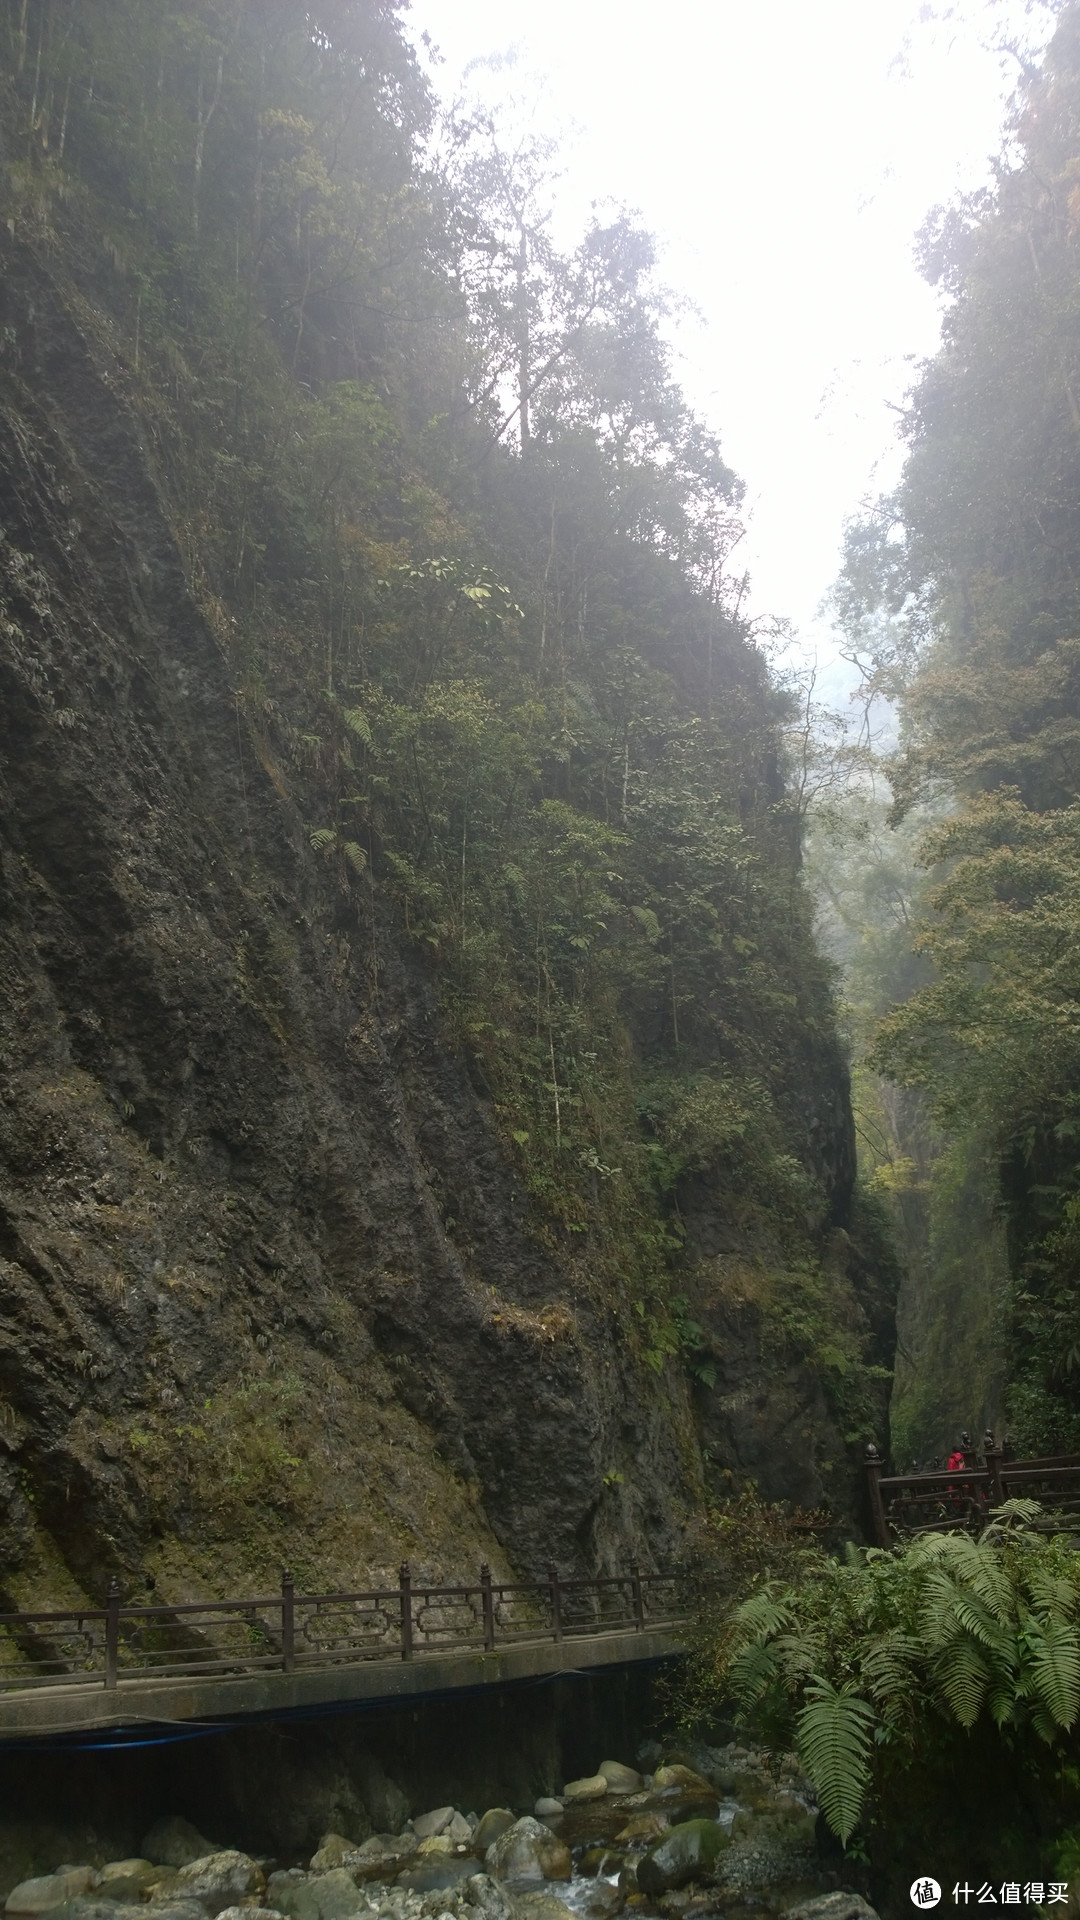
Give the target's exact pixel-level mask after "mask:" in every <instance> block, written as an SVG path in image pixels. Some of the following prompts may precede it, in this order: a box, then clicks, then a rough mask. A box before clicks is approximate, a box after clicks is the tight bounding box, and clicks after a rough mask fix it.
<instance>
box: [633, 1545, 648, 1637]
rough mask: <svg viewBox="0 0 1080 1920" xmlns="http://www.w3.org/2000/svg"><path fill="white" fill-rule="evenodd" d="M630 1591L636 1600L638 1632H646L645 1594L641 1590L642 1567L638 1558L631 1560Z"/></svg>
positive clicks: (635, 1612)
mask: <svg viewBox="0 0 1080 1920" xmlns="http://www.w3.org/2000/svg"><path fill="white" fill-rule="evenodd" d="M630 1592H631V1594H632V1595H633V1600H634V1626H635V1627H636V1629H637V1631H638V1633H644V1631H645V1595H644V1593H643V1592H642V1590H641V1568H640V1567H639V1566H638V1563H637V1561H636V1560H631V1562H630Z"/></svg>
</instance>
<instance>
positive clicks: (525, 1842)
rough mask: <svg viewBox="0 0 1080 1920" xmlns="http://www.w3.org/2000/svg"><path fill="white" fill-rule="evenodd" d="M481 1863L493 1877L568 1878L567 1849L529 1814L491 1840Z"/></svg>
mask: <svg viewBox="0 0 1080 1920" xmlns="http://www.w3.org/2000/svg"><path fill="white" fill-rule="evenodd" d="M484 1865H485V1867H486V1868H487V1870H488V1873H489V1874H490V1875H491V1877H492V1879H493V1880H569V1878H570V1875H571V1872H572V1871H573V1867H572V1863H571V1859H570V1849H569V1847H568V1846H566V1845H565V1844H564V1842H563V1841H562V1840H559V1839H558V1838H557V1837H556V1835H555V1834H553V1833H552V1831H551V1828H550V1827H545V1826H544V1825H543V1824H542V1822H541V1821H539V1820H533V1819H531V1818H530V1816H529V1815H528V1814H526V1815H525V1817H524V1819H522V1820H515V1821H514V1824H513V1826H512V1827H508V1828H507V1829H506V1832H505V1833H501V1834H500V1835H499V1838H498V1839H497V1840H495V1841H493V1842H492V1844H491V1846H490V1847H489V1848H488V1850H487V1852H486V1853H485V1855H484Z"/></svg>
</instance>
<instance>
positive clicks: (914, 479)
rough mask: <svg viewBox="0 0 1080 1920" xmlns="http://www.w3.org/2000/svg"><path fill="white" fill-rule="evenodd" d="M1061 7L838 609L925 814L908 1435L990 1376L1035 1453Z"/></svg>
mask: <svg viewBox="0 0 1080 1920" xmlns="http://www.w3.org/2000/svg"><path fill="white" fill-rule="evenodd" d="M1056 12H1057V15H1058V18H1057V25H1056V30H1055V32H1054V35H1053V38H1052V40H1051V41H1050V44H1049V46H1048V47H1047V49H1046V52H1045V55H1044V57H1043V60H1042V63H1041V66H1040V67H1039V68H1038V69H1035V68H1031V69H1030V70H1028V72H1027V74H1026V78H1025V81H1024V83H1023V85H1022V87H1021V89H1020V91H1019V93H1018V95H1017V99H1016V102H1015V108H1014V113H1013V116H1012V123H1011V126H1010V129H1009V133H1010V139H1011V147H1010V160H1009V162H1008V164H1005V163H1002V165H1001V166H1000V168H999V170H998V172H997V175H996V177H995V181H994V184H993V186H992V188H991V189H988V190H986V191H984V192H980V193H979V194H976V195H973V196H969V197H968V198H967V199H965V200H964V201H963V202H961V203H960V204H959V205H958V206H956V207H953V208H951V209H948V210H941V209H939V210H938V211H937V213H936V214H935V215H934V216H932V218H931V220H930V221H929V222H928V224H927V227H926V230H925V232H924V234H923V236H922V243H921V245H922V262H923V265H924V268H925V270H926V272H927V275H928V277H929V278H930V279H931V280H932V281H934V282H937V283H939V284H940V285H941V286H942V288H943V289H944V292H945V295H946V311H945V318H944V327H943V344H942V347H941V350H940V351H939V353H938V354H937V355H936V356H935V357H934V359H933V360H932V361H931V362H929V363H928V365H927V366H926V368H925V369H924V370H923V372H922V374H921V376H920V379H919V381H918V383H917V385H916V386H915V388H914V390H913V392H912V394H911V396H910V400H909V406H908V411H907V414H906V418H905V421H904V433H905V437H906V439H907V443H908V456H907V460H906V464H905V468H904V473H903V477H902V480H901V483H900V485H899V487H898V489H897V490H896V492H895V494H894V495H892V496H891V497H890V498H889V499H887V500H883V501H881V502H879V504H878V507H877V509H876V510H875V512H874V513H872V514H871V515H870V516H869V517H868V518H866V519H865V520H864V521H863V522H862V523H861V524H859V525H857V526H854V527H853V528H851V529H850V532H849V539H848V551H847V561H846V566H845V572H844V577H843V580H842V582H841V584H840V586H839V588H838V591H837V598H836V609H837V613H838V617H839V619H840V623H841V625H842V626H843V628H844V631H845V633H846V636H847V639H848V642H849V644H850V646H851V648H852V649H853V653H854V656H855V657H856V658H858V660H859V661H860V663H861V664H862V665H863V668H864V672H865V680H866V687H867V689H868V690H870V691H875V692H878V693H881V694H884V695H885V696H886V697H888V698H889V699H891V700H893V701H898V702H899V705H900V716H901V718H900V742H899V747H898V749H897V751H896V752H895V753H894V754H893V756H892V758H891V762H890V765H889V777H890V781H891V783H892V787H893V793H894V806H893V810H892V819H893V820H894V822H901V821H903V822H906V823H907V824H906V826H905V827H904V829H903V830H902V839H903V841H905V842H906V843H907V845H908V846H910V840H911V834H912V826H913V825H914V824H915V823H916V822H917V823H918V824H919V825H920V826H921V827H922V829H923V831H922V849H921V854H920V861H921V866H922V869H923V875H924V877H923V878H922V879H921V881H920V879H919V877H918V875H916V876H914V881H915V884H914V886H909V887H908V889H907V893H908V907H907V909H906V911H905V920H906V921H908V922H910V923H911V930H912V933H913V934H914V938H910V937H907V938H904V939H903V941H902V942H901V945H902V948H903V950H904V954H905V955H906V956H907V957H906V960H905V964H904V965H903V966H900V967H897V966H896V965H895V964H892V963H890V962H889V961H888V960H887V957H886V956H885V954H884V953H881V954H880V956H879V958H880V961H881V963H882V964H881V970H880V981H881V986H882V989H883V991H882V993H881V995H880V997H879V1000H880V1005H879V1010H881V1011H885V1010H886V1009H887V1008H888V1007H889V1003H890V1002H892V1003H893V1005H892V1010H891V1011H886V1017H885V1019H884V1021H883V1023H882V1026H881V1029H880V1032H879V1034H878V1037H877V1040H876V1042H875V1044H874V1047H873V1050H872V1052H871V1055H870V1062H871V1065H872V1066H873V1067H876V1068H877V1070H878V1071H879V1073H882V1074H886V1075H888V1076H890V1077H891V1078H892V1079H893V1081H894V1082H897V1083H899V1084H900V1085H901V1086H902V1087H903V1088H905V1089H908V1090H910V1094H911V1095H914V1096H915V1098H914V1100H911V1099H910V1098H909V1102H908V1105H907V1106H906V1108H905V1109H904V1110H903V1114H902V1120H903V1122H904V1123H906V1137H907V1150H905V1147H904V1143H903V1142H902V1141H900V1140H899V1138H898V1136H896V1135H895V1134H893V1135H892V1136H891V1138H892V1145H893V1147H894V1148H897V1147H898V1148H899V1151H898V1152H897V1153H896V1154H895V1155H894V1157H895V1158H897V1159H906V1160H909V1161H911V1162H912V1163H913V1164H914V1166H915V1171H916V1176H917V1178H918V1179H919V1181H920V1182H921V1186H922V1192H923V1195H924V1199H923V1201H922V1202H919V1201H918V1200H917V1199H916V1197H915V1195H914V1193H913V1192H912V1191H910V1190H909V1192H908V1194H907V1198H906V1200H901V1201H900V1202H899V1203H898V1212H899V1213H900V1214H901V1215H903V1214H904V1213H905V1211H906V1216H907V1224H908V1225H909V1226H910V1227H911V1229H912V1235H911V1246H912V1248H913V1250H914V1254H915V1262H914V1264H915V1267H916V1269H920V1268H921V1271H916V1279H915V1289H914V1291H915V1293H916V1294H917V1295H918V1297H919V1305H918V1308H917V1311H916V1314H915V1319H914V1322H913V1325H912V1328H911V1329H910V1332H911V1340H910V1345H911V1348H912V1351H913V1352H915V1354H916V1356H917V1361H918V1368H919V1372H920V1373H921V1375H922V1384H921V1385H920V1384H919V1383H918V1382H910V1381H909V1382H908V1383H906V1384H905V1385H904V1387H903V1390H902V1393H901V1400H903V1399H904V1396H905V1395H906V1396H907V1404H906V1410H904V1411H902V1414H901V1420H900V1431H902V1432H903V1433H904V1434H905V1435H906V1436H911V1439H912V1443H913V1444H915V1442H916V1437H918V1440H919V1441H921V1444H922V1447H923V1448H925V1447H926V1446H927V1445H928V1444H929V1445H930V1446H933V1447H934V1448H935V1450H936V1449H937V1448H938V1447H940V1445H941V1444H942V1442H943V1440H944V1439H945V1437H946V1434H945V1433H944V1432H943V1431H942V1428H943V1426H945V1425H951V1426H953V1427H954V1430H955V1424H956V1423H958V1422H960V1421H970V1422H971V1423H972V1424H976V1423H979V1424H981V1422H982V1420H983V1419H985V1418H988V1417H990V1418H993V1417H1000V1414H1001V1411H1002V1400H1001V1390H1000V1378H1001V1376H1002V1375H1003V1374H1004V1375H1007V1377H1008V1379H1007V1386H1006V1389H1005V1393H1004V1401H1005V1407H1006V1408H1007V1410H1008V1417H1009V1422H1010V1426H1011V1427H1012V1428H1013V1434H1014V1438H1016V1439H1020V1438H1021V1436H1022V1444H1024V1445H1028V1446H1036V1447H1040V1448H1041V1447H1052V1446H1054V1445H1061V1444H1072V1443H1073V1442H1074V1440H1075V1436H1076V1434H1077V1433H1078V1432H1080V1428H1078V1425H1077V1419H1078V1413H1080V1393H1078V1390H1077V1389H1078V1387H1080V1379H1078V1378H1076V1377H1075V1368H1070V1367H1069V1366H1068V1365H1067V1360H1068V1355H1069V1354H1070V1353H1072V1352H1073V1351H1074V1349H1075V1348H1077V1333H1078V1329H1077V1327H1076V1323H1075V1316H1074V1314H1073V1311H1072V1306H1071V1301H1072V1298H1073V1297H1074V1293H1075V1273H1074V1262H1073V1252H1072V1249H1071V1239H1070V1227H1069V1215H1068V1208H1069V1206H1070V1204H1071V1200H1072V1197H1073V1196H1074V1194H1075V1193H1076V1192H1077V1190H1078V1187H1080V1159H1078V1156H1077V1152H1076V1146H1075V1128H1076V1110H1075V1087H1076V1083H1077V1069H1078V1066H1080V1055H1078V1051H1077V1030H1076V1009H1077V1003H1078V985H1080V983H1078V981H1077V977H1076V967H1075V955H1076V952H1077V950H1078V946H1080V893H1078V886H1077V874H1078V871H1080V859H1078V855H1080V841H1078V837H1077V821H1078V813H1077V808H1078V802H1080V642H1078V640H1077V637H1076V636H1077V634H1078V632H1080V589H1078V584H1077V583H1078V580H1080V546H1078V525H1080V523H1078V520H1077V502H1078V500H1080V438H1078V433H1077V428H1078V425H1080V405H1078V398H1077V392H1076V390H1075V379H1074V375H1073V372H1072V370H1071V369H1072V355H1073V343H1074V340H1075V333H1076V325H1077V318H1078V316H1080V271H1078V254H1077V244H1076V243H1077V232H1078V227H1077V219H1078V214H1080V202H1078V198H1077V188H1076V154H1077V150H1078V142H1080V7H1078V6H1077V5H1076V4H1075V0H1067V3H1066V4H1063V5H1062V6H1061V7H1060V8H1058V9H1056ZM879 871H882V872H884V868H883V867H879ZM881 1104H882V1103H880V1102H879V1107H880V1105H881ZM895 1112H896V1109H895V1107H894V1109H893V1113H894V1115H895ZM912 1123H914V1124H912ZM900 1131H901V1133H903V1132H904V1131H905V1126H904V1125H902V1126H901V1129H900ZM884 1133H885V1135H886V1137H889V1135H890V1129H889V1128H888V1127H886V1128H885V1129H884ZM943 1134H944V1135H947V1136H948V1138H949V1140H950V1146H949V1149H948V1153H947V1155H945V1156H944V1158H942V1156H941V1149H942V1135H943ZM913 1144H914V1146H915V1151H910V1148H911V1146H912V1145H913ZM935 1162H937V1164H936V1165H935V1164H933V1163H935ZM950 1205H957V1206H958V1208H959V1212H960V1213H961V1214H962V1215H963V1218H964V1220H965V1222H966V1225H967V1228H968V1232H969V1238H970V1233H971V1227H972V1223H973V1219H974V1215H975V1214H976V1213H978V1214H979V1215H980V1217H981V1224H980V1225H979V1228H978V1231H977V1236H976V1238H977V1244H978V1246H979V1248H980V1250H981V1251H980V1254H979V1255H978V1256H976V1257H972V1254H971V1252H970V1249H969V1251H968V1252H967V1253H966V1254H965V1252H964V1250H963V1249H962V1248H961V1247H960V1245H959V1232H958V1231H957V1230H955V1229H954V1228H953V1227H951V1226H950V1224H949V1221H948V1217H947V1215H948V1208H949V1206H950ZM920 1211H921V1218H919V1217H918V1216H919V1215H920ZM975 1244H976V1240H974V1239H973V1240H971V1245H975ZM1003 1263H1007V1267H1008V1275H1009V1281H1010V1288H1009V1291H1010V1292H1011V1299H1009V1300H1007V1301H1004V1302H1002V1303H1001V1304H1000V1310H999V1311H996V1319H995V1303H994V1301H993V1300H992V1299H991V1298H988V1291H989V1292H997V1293H999V1294H1000V1292H1001V1291H1002V1289H1000V1288H999V1287H997V1286H996V1284H995V1287H994V1288H993V1289H990V1290H988V1288H987V1286H986V1281H985V1270H986V1269H988V1268H989V1269H991V1270H995V1271H999V1270H1000V1268H1001V1266H1002V1265H1003ZM975 1323H978V1324H979V1326H980V1328H981V1338H980V1339H978V1340H976V1339H975V1337H974V1336H973V1334H972V1333H971V1332H968V1334H966V1335H965V1336H964V1338H965V1345H966V1348H967V1359H968V1363H969V1368H970V1371H971V1375H972V1378H971V1381H970V1383H965V1384H964V1385H963V1387H962V1388H960V1389H956V1388H955V1387H954V1388H953V1389H952V1390H950V1388H949V1385H948V1382H947V1378H946V1373H947V1370H948V1369H951V1370H952V1371H953V1374H954V1376H955V1371H956V1364H957V1362H956V1348H955V1342H954V1339H953V1336H954V1335H955V1333H956V1331H957V1330H958V1329H962V1328H963V1327H965V1326H966V1327H968V1328H969V1329H970V1328H972V1326H973V1325H974V1324H975ZM947 1329H948V1330H947ZM991 1346H992V1347H993V1348H995V1349H996V1355H995V1354H991V1353H988V1351H987V1349H988V1347H991ZM976 1347H981V1357H980V1354H979V1353H977V1352H976V1351H975V1349H976ZM1077 1350H1080V1349H1077ZM995 1376H996V1377H995ZM961 1395H962V1396H963V1397H964V1399H963V1401H962V1400H961ZM980 1401H981V1403H982V1404H981V1406H980V1405H979V1402H980ZM965 1402H966V1403H965ZM947 1408H949V1409H951V1413H950V1415H949V1417H948V1419H946V1409H947Z"/></svg>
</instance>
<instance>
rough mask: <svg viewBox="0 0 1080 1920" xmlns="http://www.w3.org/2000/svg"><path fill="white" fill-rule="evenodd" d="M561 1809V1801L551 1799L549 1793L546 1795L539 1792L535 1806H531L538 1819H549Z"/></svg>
mask: <svg viewBox="0 0 1080 1920" xmlns="http://www.w3.org/2000/svg"><path fill="white" fill-rule="evenodd" d="M562 1810H563V1804H562V1801H561V1800H553V1799H552V1798H551V1795H550V1794H546V1795H545V1794H541V1796H540V1798H539V1800H538V1801H537V1803H536V1805H535V1807H534V1808H533V1812H534V1813H535V1815H536V1817H537V1819H538V1820H551V1819H553V1818H554V1816H555V1814H557V1813H561V1812H562Z"/></svg>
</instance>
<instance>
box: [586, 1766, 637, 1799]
mask: <svg viewBox="0 0 1080 1920" xmlns="http://www.w3.org/2000/svg"><path fill="white" fill-rule="evenodd" d="M596 1771H597V1773H598V1774H603V1776H604V1779H605V1780H606V1781H607V1783H608V1786H609V1788H610V1789H611V1791H612V1793H640V1792H641V1789H642V1787H643V1786H644V1784H645V1783H644V1781H643V1779H642V1777H641V1775H640V1773H635V1771H634V1769H633V1767H624V1766H623V1763H622V1761H621V1760H601V1762H600V1765H599V1766H598V1767H597V1769H596Z"/></svg>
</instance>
